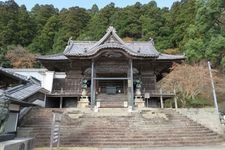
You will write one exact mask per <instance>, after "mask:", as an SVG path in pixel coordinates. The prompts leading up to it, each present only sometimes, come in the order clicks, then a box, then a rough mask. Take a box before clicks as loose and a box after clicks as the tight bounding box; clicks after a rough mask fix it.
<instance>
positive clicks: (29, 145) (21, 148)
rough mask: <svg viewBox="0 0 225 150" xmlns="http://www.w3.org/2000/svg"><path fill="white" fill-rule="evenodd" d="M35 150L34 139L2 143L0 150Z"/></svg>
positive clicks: (18, 139) (20, 139)
mask: <svg viewBox="0 0 225 150" xmlns="http://www.w3.org/2000/svg"><path fill="white" fill-rule="evenodd" d="M33 148H34V139H33V138H16V139H14V140H9V141H5V142H0V150H32V149H33Z"/></svg>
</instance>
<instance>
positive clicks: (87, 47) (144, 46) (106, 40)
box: [64, 26, 159, 58]
mask: <svg viewBox="0 0 225 150" xmlns="http://www.w3.org/2000/svg"><path fill="white" fill-rule="evenodd" d="M102 49H112V50H113V49H121V50H123V51H124V52H126V53H127V54H128V55H130V56H135V57H153V58H156V57H158V56H159V52H157V50H156V49H155V47H154V45H153V43H152V42H132V43H125V42H124V41H123V40H122V39H121V38H120V37H119V36H118V35H117V34H116V30H115V29H114V28H113V27H111V26H110V27H109V28H108V30H107V33H106V34H105V35H104V36H103V37H102V38H101V39H100V40H99V41H97V42H74V41H71V40H69V42H68V46H67V47H66V49H65V51H64V55H65V56H79V57H82V56H84V57H87V56H94V55H96V54H97V53H98V52H99V51H101V50H102Z"/></svg>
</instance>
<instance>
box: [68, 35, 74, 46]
mask: <svg viewBox="0 0 225 150" xmlns="http://www.w3.org/2000/svg"><path fill="white" fill-rule="evenodd" d="M72 38H73V37H72V36H71V37H70V38H69V40H68V42H67V45H70V44H72V42H73V41H72Z"/></svg>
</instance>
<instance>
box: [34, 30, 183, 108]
mask: <svg viewBox="0 0 225 150" xmlns="http://www.w3.org/2000/svg"><path fill="white" fill-rule="evenodd" d="M38 60H39V61H40V62H41V64H42V65H43V66H44V67H46V68H47V69H48V70H49V71H51V72H58V73H59V72H61V73H62V74H63V73H65V74H64V76H60V77H57V76H55V77H54V79H53V83H52V85H53V86H52V91H51V92H50V93H49V94H48V95H47V99H46V107H56V108H65V107H81V108H83V107H90V108H96V107H128V108H134V107H146V106H147V107H160V91H157V90H156V83H157V81H159V80H160V79H161V78H162V73H164V72H168V71H169V68H170V67H171V65H172V64H173V62H181V61H182V60H184V56H183V55H168V54H162V53H159V52H158V51H157V50H156V49H155V47H154V42H153V40H150V41H147V42H125V41H123V40H122V39H121V38H120V37H119V36H118V35H117V34H116V30H115V29H114V28H113V27H111V26H110V27H109V28H108V29H107V32H106V34H105V35H104V36H103V37H102V38H101V39H100V40H99V41H72V40H71V39H70V40H69V41H68V45H67V46H66V48H65V50H64V52H63V53H62V54H55V55H48V56H40V57H39V58H38ZM161 95H162V93H161ZM163 96H164V97H171V96H173V94H164V95H163ZM161 105H162V101H161Z"/></svg>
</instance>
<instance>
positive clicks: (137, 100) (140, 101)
mask: <svg viewBox="0 0 225 150" xmlns="http://www.w3.org/2000/svg"><path fill="white" fill-rule="evenodd" d="M134 102H135V106H136V107H137V108H144V107H145V102H144V101H143V98H142V97H137V96H135V99H134Z"/></svg>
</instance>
